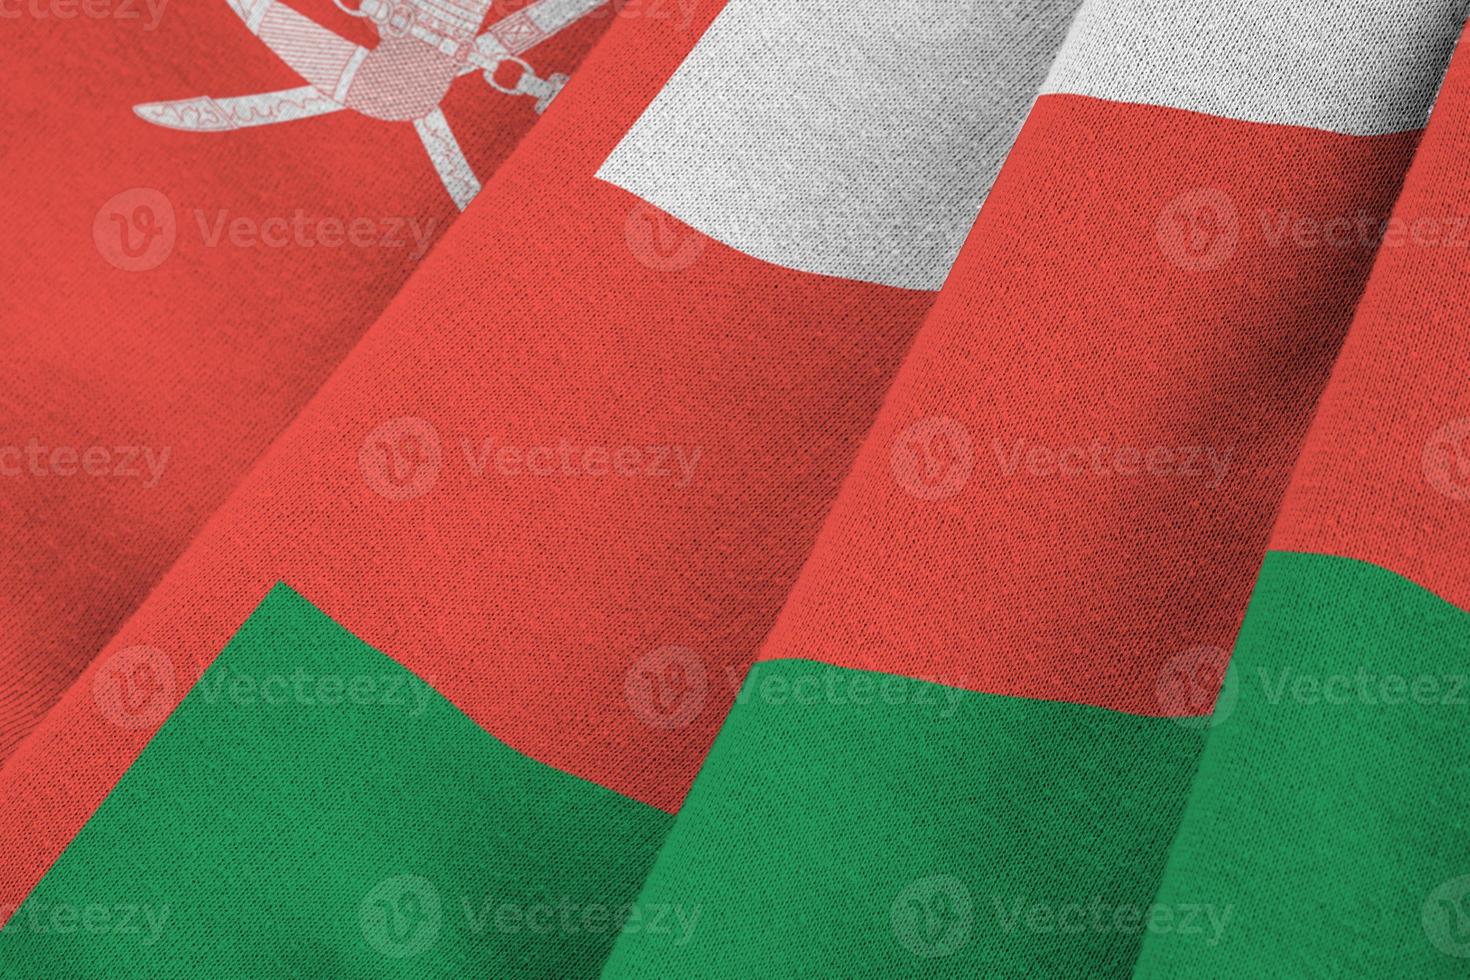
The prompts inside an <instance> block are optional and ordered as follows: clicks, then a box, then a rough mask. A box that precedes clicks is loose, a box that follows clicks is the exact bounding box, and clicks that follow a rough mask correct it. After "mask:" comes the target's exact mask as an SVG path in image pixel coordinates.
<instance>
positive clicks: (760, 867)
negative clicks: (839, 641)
mask: <svg viewBox="0 0 1470 980" xmlns="http://www.w3.org/2000/svg"><path fill="white" fill-rule="evenodd" d="M1201 742H1202V736H1201V734H1200V729H1199V726H1198V725H1197V724H1182V723H1180V722H1176V721H1173V720H1170V719H1164V718H1140V717H1135V716H1131V715H1125V714H1119V713H1117V712H1113V711H1108V710H1106V709H1102V708H1095V707H1089V706H1083V705H1076V704H1064V703H1058V702H1048V701H1033V700H1025V699H1020V698H1010V697H998V696H995V695H988V694H977V693H973V692H968V691H961V690H958V689H955V688H949V687H942V686H940V685H936V684H931V683H928V682H925V681H918V680H912V679H909V678H904V677H896V676H891V675H886V674H881V673H872V672H868V671H858V670H849V669H846V668H841V667H832V666H827V665H824V664H818V663H813V662H810V661H803V660H778V661H771V662H764V663H760V664H757V665H756V667H755V668H754V669H753V670H752V672H751V674H750V676H749V677H748V678H747V680H746V684H745V685H744V687H743V688H742V693H741V696H740V699H739V701H738V702H737V704H736V706H735V707H734V709H733V710H732V712H731V714H730V717H729V719H728V720H727V721H726V723H725V726H724V728H723V729H722V730H721V732H720V735H719V737H718V739H717V740H716V741H715V745H714V748H713V750H712V752H711V754H710V756H709V759H708V760H707V762H706V764H705V767H704V769H703V770H702V771H701V773H700V775H699V778H698V779H697V780H696V781H695V784H694V788H693V790H692V791H691V794H690V796H689V798H688V800H687V801H686V802H685V805H684V807H683V808H682V810H681V811H680V813H679V817H678V819H677V820H676V821H675V823H674V828H673V830H672V831H671V832H670V837H669V840H668V842H667V844H666V845H665V847H664V849H663V851H661V852H660V855H659V858H658V860H657V862H656V863H655V864H654V868H653V871H652V872H651V875H650V878H649V880H648V883H647V885H646V886H645V887H644V889H643V892H642V894H641V895H640V897H639V905H640V907H642V908H643V909H645V910H652V909H666V910H669V912H670V914H673V915H675V917H676V919H678V920H679V921H684V922H693V927H692V928H691V929H689V930H679V929H671V930H665V931H663V932H658V933H655V932H654V931H652V930H643V931H638V932H626V933H624V934H623V935H622V936H621V937H620V938H619V940H618V944H617V946H616V947H615V949H614V952H613V955H612V957H611V958H610V960H609V962H608V966H607V969H606V970H605V971H604V975H605V976H609V977H720V978H727V980H750V978H770V977H798V976H799V977H837V976H843V977H848V976H871V977H891V976H912V975H918V976H926V977H934V976H957V977H979V976H987V977H989V976H994V977H1093V976H1117V975H1124V974H1126V973H1127V971H1128V969H1129V968H1130V967H1131V965H1132V963H1133V961H1134V958H1135V956H1136V954H1137V951H1138V948H1139V944H1140V941H1141V937H1142V930H1143V929H1144V928H1145V924H1144V923H1145V921H1146V918H1147V916H1148V914H1149V904H1150V902H1151V900H1152V898H1153V895H1154V891H1155V889H1156V887H1157V885H1158V876H1159V874H1160V873H1161V871H1162V864H1163V858H1164V852H1165V849H1166V848H1167V845H1168V842H1169V840H1170V838H1171V837H1172V836H1173V833H1174V830H1175V829H1176V826H1177V821H1178V817H1179V814H1180V811H1181V809H1182V806H1183V802H1184V794H1185V792H1186V791H1187V789H1188V785H1189V781H1190V777H1191V775H1192V773H1193V771H1194V766H1195V762H1196V760H1197V757H1198V753H1199V748H1200V745H1201Z"/></svg>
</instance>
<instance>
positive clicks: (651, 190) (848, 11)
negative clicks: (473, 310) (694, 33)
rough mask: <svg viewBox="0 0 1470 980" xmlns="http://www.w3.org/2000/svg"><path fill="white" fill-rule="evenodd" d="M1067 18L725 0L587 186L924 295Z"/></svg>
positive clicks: (945, 4)
mask: <svg viewBox="0 0 1470 980" xmlns="http://www.w3.org/2000/svg"><path fill="white" fill-rule="evenodd" d="M1181 2H1186V0H1181ZM1076 7H1077V0H882V2H871V3H863V2H858V3H854V2H852V0H730V2H729V4H728V5H727V6H726V7H725V8H724V10H723V11H721V13H720V15H719V16H718V17H717V18H716V19H715V22H714V23H713V24H712V25H711V27H710V29H709V30H708V31H707V32H706V33H705V35H704V37H703V38H702V39H701V40H700V41H699V43H698V44H697V45H696V46H695V48H694V50H693V51H692V52H691V53H690V55H689V57H688V58H687V59H686V60H685V61H684V63H683V65H681V66H680V68H679V70H678V71H677V72H676V73H675V74H674V76H673V78H672V79H671V80H670V81H669V83H668V84H667V85H666V86H665V87H664V89H663V91H662V92H660V93H659V95H658V96H657V98H655V99H654V101H653V103H652V104H651V105H649V107H648V109H647V110H646V111H645V112H644V113H643V116H642V117H641V118H640V119H639V120H638V121H637V123H635V124H634V126H633V128H632V129H630V130H629V131H628V133H627V134H626V135H625V136H624V138H623V140H622V142H621V143H619V145H618V146H617V148H616V149H615V150H614V151H613V153H612V155H611V156H609V157H608V158H607V160H606V161H604V163H603V165H602V167H601V169H600V170H599V171H598V176H599V177H601V178H602V179H603V180H606V181H608V182H610V183H613V184H617V185H618V186H620V187H622V188H624V189H626V190H628V191H631V192H632V193H634V194H636V195H638V196H639V197H641V198H643V199H644V200H646V201H648V202H649V203H651V204H654V205H655V206H657V207H659V208H661V209H663V210H664V211H667V212H669V213H670V214H673V215H675V216H676V217H678V218H679V219H681V220H683V221H684V222H686V223H688V224H690V225H692V226H693V227H695V228H697V229H699V230H700V231H702V232H704V233H705V234H707V235H709V236H711V237H713V238H716V239H718V240H720V241H722V242H724V243H725V244H727V245H730V246H732V247H734V248H738V249H740V250H742V251H744V252H746V253H747V254H749V255H753V256H755V257H757V258H761V259H764V260H766V261H769V262H775V263H778V264H780V265H783V266H787V267H789V268H793V269H799V270H803V271H806V272H819V273H825V274H828V275H834V276H843V277H845V278H849V279H861V280H865V281H868V282H878V283H886V284H889V285H895V286H906V287H910V288H916V289H937V288H939V286H940V284H941V283H943V281H944V277H945V275H946V273H947V272H948V271H949V267H950V265H951V264H952V263H953V262H954V258H955V255H956V254H957V253H958V252H959V248H960V245H961V243H962V242H963V241H964V237H965V234H966V233H967V232H968V231H969V228H970V225H971V224H972V223H973V222H974V220H975V215H976V213H977V212H978V211H979V209H980V204H981V202H982V200H983V199H984V197H985V194H986V192H987V191H988V190H989V187H990V184H991V181H992V180H994V178H995V175H996V173H997V171H998V170H999V169H1000V164H1001V161H1003V160H1004V159H1005V156H1006V154H1007V153H1008V152H1009V150H1010V146H1011V143H1012V141H1013V140H1014V138H1015V134H1016V132H1017V131H1018V130H1019V128H1020V125H1021V122H1022V120H1023V119H1024V117H1025V114H1026V111H1027V109H1028V108H1029V107H1030V105H1031V102H1032V101H1033V99H1034V98H1035V96H1036V93H1037V90H1038V88H1039V86H1040V84H1041V82H1042V79H1043V78H1044V77H1045V75H1046V71H1047V69H1048V68H1049V67H1050V66H1051V63H1052V59H1053V57H1054V55H1055V53H1056V50H1057V48H1058V47H1059V46H1060V44H1061V41H1062V38H1063V36H1064V34H1065V32H1066V27H1067V25H1068V23H1070V20H1071V15H1072V13H1073V11H1074V10H1075V9H1076Z"/></svg>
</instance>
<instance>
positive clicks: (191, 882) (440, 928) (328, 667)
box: [0, 586, 672, 978]
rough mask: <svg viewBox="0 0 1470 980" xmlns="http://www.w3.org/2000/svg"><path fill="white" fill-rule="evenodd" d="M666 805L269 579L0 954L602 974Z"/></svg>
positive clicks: (335, 968) (60, 965)
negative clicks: (543, 742) (455, 693)
mask: <svg viewBox="0 0 1470 980" xmlns="http://www.w3.org/2000/svg"><path fill="white" fill-rule="evenodd" d="M303 676H304V677H305V678H307V679H306V681H304V682H303V683H302V684H301V685H300V686H297V685H296V684H295V679H296V678H298V677H303ZM338 681H340V682H341V685H340V687H339V686H338ZM323 682H325V686H323ZM671 822H672V817H670V816H669V815H667V814H665V813H662V812H660V811H658V810H655V809H653V808H651V807H648V806H645V805H643V804H641V803H637V802H634V801H632V800H629V799H626V798H624V797H622V796H620V795H618V794H616V793H613V792H610V791H608V790H606V789H603V788H602V787H599V786H596V785H594V784H592V783H589V782H585V781H583V780H581V779H577V778H575V777H573V776H570V775H567V774H565V773H563V772H560V771H558V770H556V769H553V768H551V767H549V766H546V765H543V764H542V763H539V762H536V761H534V760H531V759H529V758H527V757H525V756H523V755H520V754H519V753H517V752H515V751H513V750H512V749H510V748H508V747H507V746H505V745H504V744H502V743H500V742H498V741H496V740H495V739H494V738H492V737H491V736H490V735H488V734H487V733H486V732H485V731H484V730H483V729H481V728H480V727H478V726H477V725H475V724H474V723H473V722H471V721H470V720H469V719H468V718H466V717H465V716H464V715H463V714H461V713H460V711H459V710H458V709H457V708H455V707H454V706H453V705H452V704H450V703H449V702H448V701H446V700H445V699H444V698H443V697H442V696H441V695H439V694H438V693H437V692H436V691H434V689H433V688H431V687H430V686H429V685H427V684H425V683H424V682H423V681H421V680H419V679H418V678H417V677H415V676H414V675H412V674H411V673H410V672H409V671H407V670H405V669H404V668H403V667H401V666H400V665H398V664H397V663H396V662H394V661H392V660H391V659H389V658H387V657H385V656H383V655H382V654H380V653H378V652H377V651H375V650H373V649H371V648H370V647H368V646H366V645H364V644H363V643H362V642H360V641H359V640H357V639H356V638H355V637H353V636H352V635H351V634H349V633H348V632H347V631H345V630H343V629H342V628H341V627H339V626H338V625H336V624H335V623H334V622H332V620H330V619H329V618H327V617H326V616H325V615H323V614H322V613H320V612H318V611H317V610H316V609H315V608H314V607H313V606H311V604H310V603H308V602H307V601H306V600H305V599H303V598H301V597H300V596H299V595H297V594H296V593H294V592H292V591H291V590H290V589H289V588H286V587H285V586H278V587H277V588H276V589H274V590H273V591H272V592H271V593H270V595H269V596H268V597H267V598H266V599H265V600H264V602H262V603H261V605H260V607H259V608H258V609H257V610H256V611H255V613H254V614H253V615H252V616H251V617H250V619H249V620H248V621H247V622H246V623H245V624H244V626H242V627H241V629H240V631H239V632H238V633H237V634H236V635H235V637H234V638H233V639H232V640H231V642H230V643H229V645H228V646H227V647H226V648H225V650H224V651H223V652H222V653H221V654H220V656H219V658H218V660H217V661H216V662H215V663H214V664H213V665H212V666H211V667H210V668H209V670H208V671H207V672H206V673H205V675H204V677H203V678H202V679H201V680H200V682H199V683H198V684H196V685H195V686H194V688H193V689H192V690H191V691H190V692H189V694H188V696H187V697H186V698H185V699H184V701H183V703H182V704H181V705H180V706H179V708H178V709H177V710H176V711H175V712H174V713H173V715H172V716H171V717H170V718H169V719H168V720H167V721H166V722H165V723H164V726H163V728H162V729H161V730H160V732H159V733H158V735H157V736H156V737H155V738H154V739H153V740H152V742H151V743H150V744H149V745H148V747H147V748H146V749H145V750H144V751H143V753H142V754H141V755H140V756H139V757H138V759H137V760H136V761H135V762H134V763H133V765H132V766H131V767H130V768H129V770H128V771H127V773H126V774H125V775H124V776H123V778H122V780H121V781H120V782H119V784H118V785H117V787H116V788H115V789H114V790H113V792H112V793H111V794H110V795H109V796H108V797H107V799H106V800H105V801H104V802H103V804H102V805H101V806H100V807H99V808H98V810H97V812H96V813H95V814H94V815H93V816H92V818H91V820H90V821H89V822H88V823H87V824H86V826H85V827H84V828H83V829H82V831H81V833H79V834H78V835H77V837H76V839H75V840H74V841H73V842H72V843H71V845H70V846H69V847H68V848H67V849H66V851H65V852H64V853H63V854H62V856H61V857H60V858H59V859H58V860H57V862H56V864H55V865H54V866H53V867H52V868H51V870H50V871H49V872H48V873H47V874H46V876H45V878H44V879H43V880H42V881H41V882H40V884H39V885H38V886H37V887H36V889H35V890H34V891H33V892H32V894H31V895H30V897H29V898H28V899H27V900H26V902H25V903H24V904H23V905H22V906H21V908H20V909H19V910H18V911H17V913H16V914H15V916H14V917H13V919H12V921H11V922H10V923H9V924H8V925H7V926H6V928H5V929H4V930H3V931H0V972H3V974H4V975H5V976H11V977H32V978H36V977H46V978H57V977H110V976H119V977H121V976H149V977H160V976H166V977H189V978H199V977H267V976H271V977H274V976H291V977H334V978H336V977H395V976H401V977H428V976H446V977H447V976H453V977H493V978H505V977H537V978H546V977H574V976H587V975H593V974H595V973H596V972H597V969H598V967H599V966H600V965H601V964H602V962H603V961H604V960H605V958H606V955H607V951H608V949H609V947H610V946H611V944H612V941H613V939H614V938H615V935H616V930H617V922H616V917H617V916H620V915H621V914H622V911H623V910H625V909H626V908H627V907H628V906H629V904H630V903H631V901H632V899H633V898H634V896H635V894H636V892H637V888H638V886H639V884H640V883H641V882H642V880H643V878H644V876H645V874H646V872H647V869H648V866H649V864H650V863H651V862H652V859H653V855H654V852H655V850H656V849H657V846H658V844H659V842H660V841H661V840H662V838H663V836H664V834H665V833H666V831H667V829H668V826H669V824H670V823H671Z"/></svg>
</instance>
